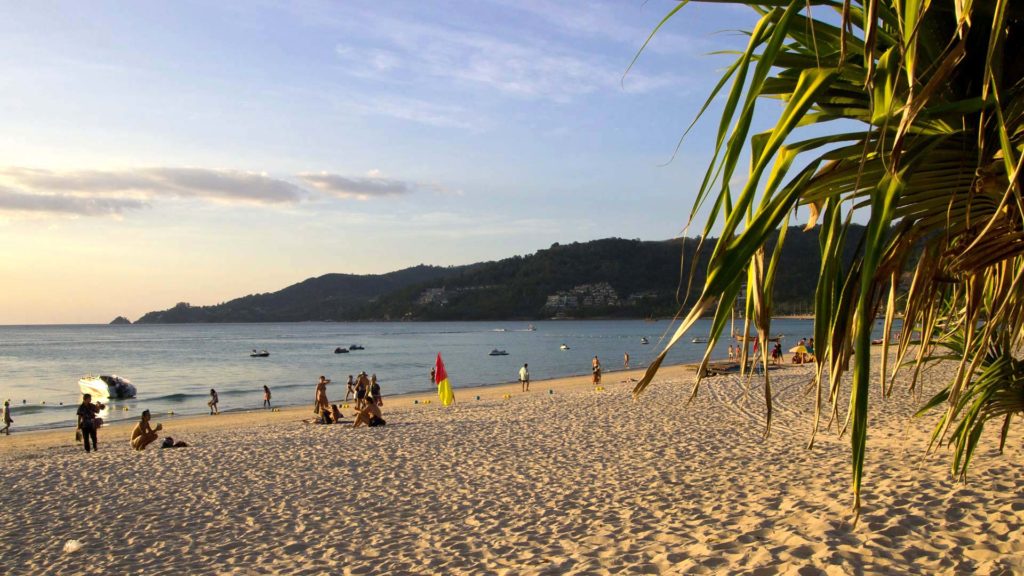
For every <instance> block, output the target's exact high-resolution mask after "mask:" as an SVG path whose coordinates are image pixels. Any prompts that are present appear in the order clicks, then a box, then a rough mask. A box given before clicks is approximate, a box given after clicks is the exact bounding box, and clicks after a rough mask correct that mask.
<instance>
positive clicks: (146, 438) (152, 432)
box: [130, 410, 164, 450]
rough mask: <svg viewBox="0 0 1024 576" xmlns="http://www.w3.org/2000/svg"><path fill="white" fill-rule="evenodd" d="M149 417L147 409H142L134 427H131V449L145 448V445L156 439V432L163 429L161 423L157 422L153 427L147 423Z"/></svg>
mask: <svg viewBox="0 0 1024 576" xmlns="http://www.w3.org/2000/svg"><path fill="white" fill-rule="evenodd" d="M149 419H150V416H149V410H143V411H142V417H141V418H139V423H138V424H136V425H135V428H132V438H131V440H130V443H131V445H132V449H134V450H145V449H146V446H149V445H150V444H151V443H152V442H153V441H155V440H156V438H157V436H156V433H157V432H159V431H160V430H163V429H164V425H163V424H157V425H156V428H155V429H154V428H153V427H152V426H150V425H149Z"/></svg>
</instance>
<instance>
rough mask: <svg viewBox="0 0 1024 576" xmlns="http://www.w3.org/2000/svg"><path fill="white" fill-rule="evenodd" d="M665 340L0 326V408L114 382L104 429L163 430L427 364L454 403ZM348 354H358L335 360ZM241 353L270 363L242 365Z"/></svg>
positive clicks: (658, 330)
mask: <svg viewBox="0 0 1024 576" xmlns="http://www.w3.org/2000/svg"><path fill="white" fill-rule="evenodd" d="M531 328H533V329H532V330H531ZM812 328H813V322H812V321H811V320H803V319H781V318H780V319H776V320H773V322H772V334H773V335H778V334H783V335H785V337H784V339H783V341H782V343H783V347H784V348H787V349H788V348H789V347H791V346H793V345H795V344H797V343H798V342H799V340H800V338H804V337H810V336H812ZM674 329H675V326H674V325H673V324H672V322H670V321H668V320H661V321H653V322H652V321H649V320H647V321H645V320H578V321H577V320H551V321H541V322H534V323H533V324H529V323H527V322H516V321H505V322H502V321H487V322H391V323H384V322H380V323H375V322H359V323H342V322H303V323H281V324H271V323H267V324H165V325H153V324H133V325H67V326H55V325H51V326H0V399H10V401H11V407H12V417H13V418H14V421H15V423H14V426H13V427H12V430H13V431H15V432H18V431H24V430H34V429H45V428H57V427H62V426H71V425H74V423H75V419H76V418H75V410H76V407H77V405H78V403H79V402H80V401H81V396H80V393H79V388H78V380H79V379H80V378H82V377H83V376H87V375H105V374H116V375H118V376H121V377H123V378H127V379H128V380H130V381H131V382H132V383H133V384H134V385H135V386H136V388H137V390H138V393H137V396H136V397H135V398H134V399H130V400H114V399H111V400H110V401H109V403H108V409H107V411H106V413H105V414H104V417H105V419H106V420H107V421H108V422H110V421H118V420H128V419H132V420H134V419H137V418H138V416H139V413H140V412H141V411H142V410H144V409H149V410H150V411H151V412H152V413H153V414H154V416H159V417H160V419H161V420H166V419H167V418H168V417H170V415H171V414H172V413H173V415H175V416H177V415H189V414H202V413H205V412H207V411H208V408H207V405H206V402H207V401H208V400H209V394H210V389H211V388H212V389H216V390H217V393H218V395H219V397H220V408H221V411H233V410H253V409H259V408H261V406H262V402H263V386H264V385H267V386H269V387H270V389H271V391H272V395H273V399H272V403H273V405H274V406H279V407H285V406H296V405H303V404H308V405H310V406H312V402H313V392H314V387H315V383H316V381H317V379H318V378H319V376H320V375H325V376H327V377H328V378H330V379H331V381H332V383H331V384H330V385H329V386H328V397H329V398H330V399H331V401H332V402H333V401H336V400H337V401H340V400H341V399H343V398H344V396H345V381H346V380H347V378H348V375H350V374H352V375H356V374H358V373H359V372H360V371H365V372H366V373H367V374H376V375H377V379H378V381H379V382H380V384H381V389H382V393H383V394H384V396H385V399H386V397H387V395H389V394H400V393H405V392H419V391H431V390H433V389H434V387H433V385H432V384H431V382H430V369H431V367H432V366H433V365H434V361H435V359H436V357H437V355H438V354H439V353H440V354H441V356H442V358H443V360H444V363H445V367H446V369H447V372H448V376H449V380H450V381H451V382H452V385H453V387H454V388H455V390H456V396H457V395H458V389H459V388H464V387H470V386H478V385H484V384H499V383H505V382H514V381H516V380H517V379H518V373H519V368H520V367H521V366H522V365H523V364H524V363H528V364H529V370H530V376H531V379H532V380H534V381H537V380H542V379H546V378H555V377H562V376H573V375H582V374H589V373H590V364H591V359H592V358H593V356H595V355H597V356H598V357H599V358H600V360H601V363H602V365H603V367H604V369H605V370H606V371H609V370H619V369H622V368H623V355H624V353H626V352H628V353H629V355H630V366H631V367H633V368H638V367H644V366H647V365H648V364H649V363H650V362H651V361H652V360H653V359H654V357H655V356H656V355H657V354H658V352H659V351H661V350H662V348H663V345H664V342H665V341H667V340H668V337H670V336H671V333H672V331H673V330H674ZM709 329H710V320H709V319H702V320H700V321H698V322H697V324H696V325H695V326H694V327H693V328H691V329H690V330H689V331H688V333H687V335H686V337H685V338H684V339H683V340H682V341H680V342H679V343H678V344H677V345H676V346H675V347H674V348H673V349H672V350H671V352H670V353H669V355H668V358H667V362H668V363H684V362H696V361H699V360H700V358H701V355H702V353H703V351H704V344H699V343H692V342H691V339H692V338H699V337H706V336H707V334H708V330H709ZM876 331H877V329H876ZM645 338H646V339H647V341H648V342H649V343H648V344H643V343H642V341H643V340H642V339H645ZM563 344H564V345H565V346H567V347H568V349H567V350H563V349H562V345H563ZM353 345H357V346H362V347H363V349H362V350H353V351H351V352H349V353H346V354H337V353H335V349H336V348H339V347H342V348H349V347H351V346H353ZM728 345H729V341H728V340H723V341H722V342H720V343H719V344H717V346H716V349H715V354H714V357H715V358H725V357H726V356H727V350H726V349H727V347H728ZM253 350H266V351H268V352H269V353H270V355H269V356H267V357H263V358H254V357H251V356H250V354H251V353H252V351H253ZM492 350H503V351H506V352H507V353H508V354H507V355H502V356H491V355H489V354H490V352H491V351H492Z"/></svg>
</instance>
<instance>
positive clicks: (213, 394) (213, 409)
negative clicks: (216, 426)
mask: <svg viewBox="0 0 1024 576" xmlns="http://www.w3.org/2000/svg"><path fill="white" fill-rule="evenodd" d="M218 402H220V398H219V397H218V396H217V391H216V390H214V389H213V388H210V401H209V402H207V403H206V405H207V406H209V407H210V416H213V415H214V414H220V408H218V407H217V403H218Z"/></svg>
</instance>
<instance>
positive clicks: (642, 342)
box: [640, 336, 650, 344]
mask: <svg viewBox="0 0 1024 576" xmlns="http://www.w3.org/2000/svg"><path fill="white" fill-rule="evenodd" d="M640 343H641V344H650V342H649V341H648V340H647V337H646V336H644V337H642V338H640Z"/></svg>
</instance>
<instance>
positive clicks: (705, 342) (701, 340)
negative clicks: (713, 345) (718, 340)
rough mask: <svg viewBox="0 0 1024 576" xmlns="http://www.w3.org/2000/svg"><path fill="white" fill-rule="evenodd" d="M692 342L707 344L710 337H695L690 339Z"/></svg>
mask: <svg viewBox="0 0 1024 576" xmlns="http://www.w3.org/2000/svg"><path fill="white" fill-rule="evenodd" d="M690 342H693V343H694V344H707V342H708V339H707V338H700V337H697V338H694V339H693V340H690Z"/></svg>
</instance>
